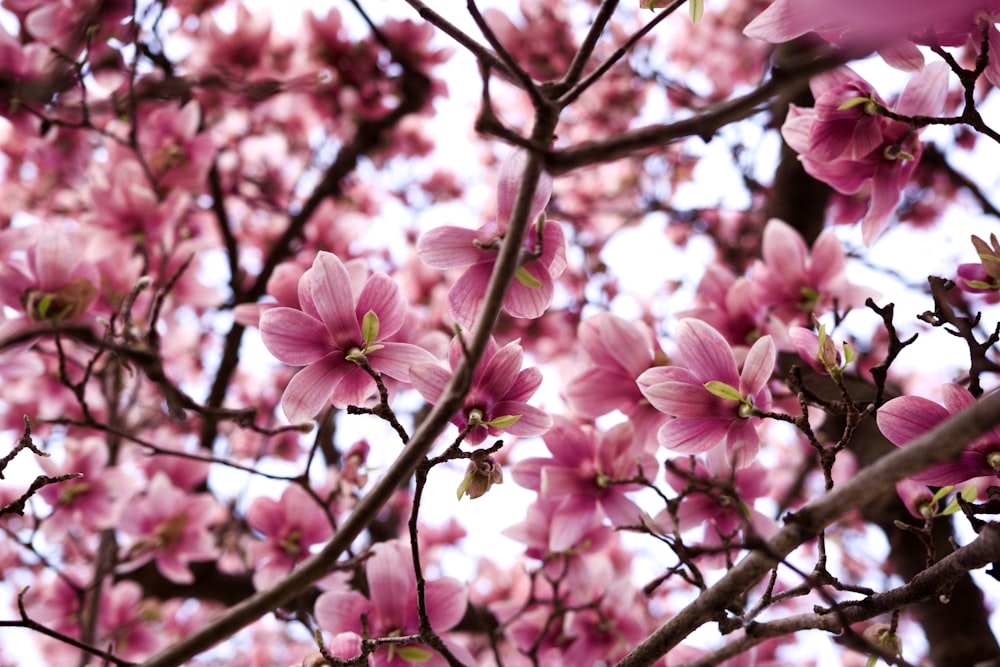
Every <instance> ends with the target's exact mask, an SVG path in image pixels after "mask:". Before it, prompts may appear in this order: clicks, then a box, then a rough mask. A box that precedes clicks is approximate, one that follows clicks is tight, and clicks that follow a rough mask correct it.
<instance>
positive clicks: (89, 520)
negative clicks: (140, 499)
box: [38, 437, 134, 537]
mask: <svg viewBox="0 0 1000 667" xmlns="http://www.w3.org/2000/svg"><path fill="white" fill-rule="evenodd" d="M65 446H66V460H65V462H64V463H63V464H62V465H59V464H57V463H55V462H54V461H52V459H50V458H39V459H38V464H39V465H40V466H41V467H42V470H44V471H45V474H47V475H51V476H55V475H61V474H65V473H80V474H81V475H82V477H77V478H75V479H71V480H68V481H66V482H62V483H60V484H53V485H49V486H44V487H42V488H41V489H40V490H39V495H41V497H42V498H44V499H45V501H46V502H47V503H49V504H50V505H52V507H53V510H52V514H51V515H49V516H48V518H46V520H45V523H44V524H42V529H43V530H44V531H45V534H46V535H48V536H51V537H55V536H60V537H61V536H65V535H66V533H67V531H70V532H71V533H72V534H74V535H77V534H78V533H79V530H80V529H83V530H92V531H97V530H104V529H106V528H111V527H113V526H115V525H116V524H117V523H118V519H119V517H120V516H121V513H122V509H123V505H124V502H125V500H126V499H127V498H128V497H129V495H130V493H131V491H132V489H133V487H134V485H133V484H132V483H131V479H130V478H129V476H128V475H127V474H125V473H124V472H122V471H121V470H120V469H118V468H117V467H114V466H112V467H109V466H108V448H107V445H106V444H105V442H104V440H102V439H101V438H94V437H91V438H86V439H84V440H67V441H66V445H65Z"/></svg>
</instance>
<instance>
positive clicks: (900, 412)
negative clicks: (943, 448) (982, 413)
mask: <svg viewBox="0 0 1000 667" xmlns="http://www.w3.org/2000/svg"><path fill="white" fill-rule="evenodd" d="M941 394H942V398H943V399H944V406H941V405H939V404H937V403H935V402H934V401H931V400H928V399H926V398H921V397H919V396H900V397H898V398H894V399H892V400H891V401H888V402H887V403H886V404H885V405H883V406H882V407H881V408H879V410H878V416H877V421H878V427H879V429H881V431H882V434H883V435H885V437H887V438H888V439H889V441H890V442H892V444H894V445H896V446H897V447H905V446H906V445H908V444H909V443H910V442H911V441H913V440H915V439H916V438H918V437H920V436H921V435H923V434H924V433H926V432H927V431H929V430H931V429H932V428H934V427H935V426H937V425H938V424H940V423H941V422H943V421H944V420H946V419H948V418H949V417H951V416H952V415H956V414H958V413H960V412H962V411H963V410H965V409H966V408H968V407H969V406H971V405H972V404H974V403H975V402H976V399H975V398H974V397H973V396H972V394H970V393H969V391H968V390H967V389H965V388H964V387H960V386H959V385H957V384H946V385H943V386H942V387H941ZM976 477H993V478H997V479H1000V427H998V428H994V429H991V430H990V431H988V432H987V433H986V434H985V435H982V436H980V437H979V438H976V439H975V440H973V441H972V442H971V443H969V446H968V447H966V449H965V451H964V452H962V454H961V455H960V456H959V457H958V459H957V460H955V461H945V462H944V463H935V464H934V465H932V466H930V467H929V468H927V469H926V470H923V471H922V472H919V473H917V474H915V475H910V479H912V480H914V481H916V482H921V483H923V484H929V485H931V486H948V485H954V484H960V483H962V482H965V481H967V480H970V479H974V478H976Z"/></svg>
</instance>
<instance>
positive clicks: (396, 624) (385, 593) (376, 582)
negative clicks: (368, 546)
mask: <svg viewBox="0 0 1000 667" xmlns="http://www.w3.org/2000/svg"><path fill="white" fill-rule="evenodd" d="M372 551H374V552H375V555H374V556H372V557H371V558H369V559H368V563H367V564H366V566H365V572H366V575H367V579H368V591H369V599H370V600H371V602H372V606H373V607H374V608H375V613H377V614H378V616H379V619H380V620H381V622H382V627H383V628H402V627H404V625H405V623H406V620H407V616H408V614H407V612H408V611H409V605H410V603H411V602H413V601H415V594H416V581H415V579H414V576H413V561H412V559H411V553H410V547H409V545H407V544H404V543H403V542H400V541H392V542H382V543H380V544H376V545H375V546H374V547H372Z"/></svg>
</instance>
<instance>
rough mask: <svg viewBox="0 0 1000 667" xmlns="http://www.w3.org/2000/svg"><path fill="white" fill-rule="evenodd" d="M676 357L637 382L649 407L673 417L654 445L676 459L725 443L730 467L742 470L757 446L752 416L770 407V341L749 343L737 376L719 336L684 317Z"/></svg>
mask: <svg viewBox="0 0 1000 667" xmlns="http://www.w3.org/2000/svg"><path fill="white" fill-rule="evenodd" d="M677 352H678V357H679V358H678V360H677V365H676V366H670V367H659V368H651V369H650V370H648V371H646V372H645V373H643V374H642V375H640V376H639V379H638V383H639V388H640V389H641V390H642V393H643V395H644V396H645V397H646V398H647V399H648V400H649V402H650V403H652V404H653V407H655V408H656V409H657V410H660V411H662V412H664V413H666V414H668V415H670V416H672V417H675V419H672V420H671V421H668V422H667V423H666V424H664V425H663V426H662V427H661V428H660V432H659V440H660V444H661V445H663V446H664V447H666V448H667V449H669V450H671V451H675V452H678V453H681V454H701V453H703V452H708V451H710V450H712V449H714V448H715V447H717V446H719V445H721V444H723V443H725V445H726V455H727V459H728V461H729V462H730V464H731V465H732V466H733V467H734V468H737V469H738V468H745V467H747V466H748V465H750V463H751V462H753V460H754V458H755V457H756V456H757V450H758V449H759V447H760V439H759V437H758V435H757V423H758V422H759V421H760V418H759V416H758V414H759V413H760V412H761V411H767V410H768V409H769V408H770V407H771V392H770V391H769V390H768V388H767V383H768V380H770V378H771V373H772V371H773V370H774V361H775V347H774V341H773V340H772V339H771V336H763V337H761V338H759V339H758V340H757V341H756V342H755V343H754V344H753V347H751V348H750V351H749V352H747V357H746V361H745V362H744V364H743V370H742V372H740V370H739V369H738V368H737V365H736V357H735V355H734V354H733V350H732V348H730V346H729V343H727V342H726V339H725V338H723V337H722V334H720V333H719V332H718V331H716V330H715V329H713V328H712V327H711V325H709V324H706V323H705V322H702V321H701V320H695V319H691V318H688V319H684V320H681V322H680V324H678V325H677Z"/></svg>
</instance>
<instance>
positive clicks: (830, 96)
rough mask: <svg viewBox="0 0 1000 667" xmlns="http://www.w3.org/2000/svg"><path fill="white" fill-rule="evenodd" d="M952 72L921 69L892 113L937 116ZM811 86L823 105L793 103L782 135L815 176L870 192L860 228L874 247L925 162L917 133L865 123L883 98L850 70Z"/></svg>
mask: <svg viewBox="0 0 1000 667" xmlns="http://www.w3.org/2000/svg"><path fill="white" fill-rule="evenodd" d="M949 71H950V70H949V69H948V66H947V65H946V64H945V63H944V62H935V63H931V64H930V65H927V66H926V67H924V68H923V69H922V70H921V71H920V72H919V73H917V74H916V75H915V76H913V77H912V78H911V79H910V80H909V81H908V82H907V84H906V87H905V88H904V89H903V92H902V93H901V94H900V97H899V100H898V101H897V102H896V105H895V108H894V111H895V112H896V113H899V114H902V115H904V116H914V115H926V116H936V115H938V114H940V113H941V112H942V111H943V109H944V102H945V97H946V95H947V92H948V74H949ZM810 88H811V89H812V93H813V96H814V97H815V98H816V100H817V102H818V103H819V102H820V101H822V105H821V106H817V107H816V108H812V109H803V108H800V107H797V106H795V105H791V106H790V107H789V113H788V117H787V119H786V120H785V124H784V125H783V126H782V127H781V133H782V136H784V138H785V141H787V142H788V145H789V146H791V147H792V148H793V149H794V150H795V151H796V152H797V153H798V154H799V159H800V160H801V161H802V166H803V167H804V168H805V170H806V171H807V172H808V173H809V175H810V176H812V177H813V178H815V179H817V180H820V181H823V182H824V183H826V184H828V185H829V186H830V187H832V188H833V189H835V190H837V191H838V192H840V193H842V194H854V193H856V192H858V191H860V190H861V189H862V188H863V187H865V186H868V187H870V192H871V204H870V205H869V207H868V211H867V212H866V213H865V216H864V219H863V220H862V223H861V228H862V236H863V239H864V242H865V243H866V244H867V245H871V244H872V243H873V242H874V241H875V239H877V238H878V237H879V236H880V235H881V234H882V232H884V231H885V230H886V228H887V227H888V226H889V223H890V221H891V217H892V214H893V212H894V211H895V210H896V205H897V204H898V203H899V197H900V193H901V192H902V190H903V187H904V186H905V185H906V183H907V182H908V181H909V179H910V176H911V175H912V174H913V171H914V169H915V168H916V165H917V162H918V161H919V159H920V155H921V153H922V151H923V145H922V144H921V143H920V141H919V139H918V135H919V131H918V130H915V129H914V128H913V127H911V126H910V124H909V123H904V122H901V121H896V120H891V119H889V118H886V117H884V116H877V117H876V118H875V119H872V118H867V117H866V116H871V115H875V114H877V111H875V106H876V105H882V101H881V99H880V98H878V97H877V96H876V95H875V93H874V90H873V89H872V87H871V85H870V84H868V83H867V82H866V81H864V79H862V78H861V77H859V76H858V75H857V74H855V73H854V72H853V71H851V70H849V69H847V68H841V69H839V70H836V71H834V72H828V73H825V74H822V75H820V76H817V77H815V78H813V80H812V81H811V82H810ZM845 105H854V106H853V107H850V106H848V107H847V108H845ZM883 106H884V105H883ZM854 107H857V108H856V109H855V108H854ZM869 107H871V108H869ZM852 120H853V121H854V122H853V123H852Z"/></svg>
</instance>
